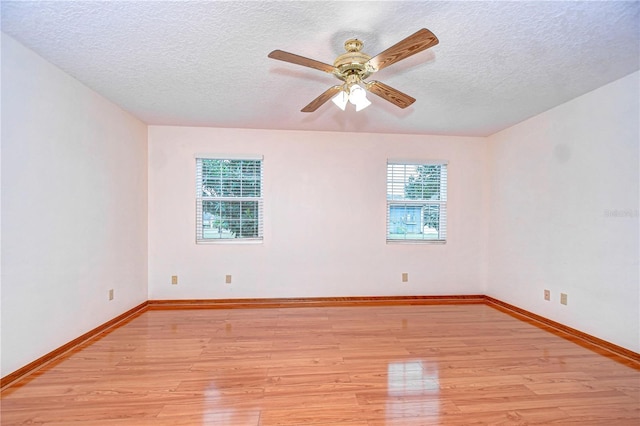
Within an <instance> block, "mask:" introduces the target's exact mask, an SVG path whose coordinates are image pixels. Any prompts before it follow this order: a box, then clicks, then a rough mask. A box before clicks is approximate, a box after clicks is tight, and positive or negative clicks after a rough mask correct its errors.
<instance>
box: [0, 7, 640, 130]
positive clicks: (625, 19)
mask: <svg viewBox="0 0 640 426" xmlns="http://www.w3.org/2000/svg"><path fill="white" fill-rule="evenodd" d="M639 11H640V2H638V1H627V2H623V1H603V2H595V1H566V2H564V1H514V2H506V1H429V2H427V1H384V2H382V1H378V2H368V1H326V2H319V1H294V2H282V1H279V2H270V1H226V2H222V1H201V2H186V1H160V2H152V1H131V2H124V1H103V2H85V1H82V2H80V1H70V2H62V1H49V2H45V1H4V0H2V3H1V14H2V31H4V32H5V33H7V34H9V35H11V36H12V37H14V38H15V39H17V40H18V41H20V42H22V43H23V44H24V45H26V46H27V47H29V48H31V49H33V50H34V51H36V52H37V53H38V54H40V55H41V56H43V57H44V58H46V59H47V60H49V61H50V62H52V63H54V64H55V65H57V66H58V67H60V68H61V69H63V70H64V71H66V72H67V73H69V74H71V75H72V76H74V77H76V78H77V79H78V80H80V81H82V82H83V83H85V84H86V85H87V86H89V87H91V88H92V89H94V90H96V91H97V92H99V93H101V94H102V95H103V96H105V97H106V98H108V99H110V100H111V101H113V102H115V103H116V104H118V105H120V106H121V107H122V108H124V109H125V110H128V111H130V112H131V113H132V114H134V115H135V116H137V117H139V118H140V119H141V120H143V121H144V122H146V123H148V124H169V125H187V126H212V127H231V128H262V129H301V130H327V131H357V132H380V133H411V134H448V135H477V136H486V135H490V134H493V133H495V132H496V131H499V130H501V129H504V128H506V127H509V126H511V125H513V124H515V123H518V122H520V121H522V120H524V119H526V118H528V117H531V116H533V115H536V114H539V113H540V112H542V111H545V110H547V109H549V108H552V107H554V106H556V105H558V104H561V103H564V102H566V101H568V100H571V99H573V98H575V97H577V96H579V95H582V94H584V93H586V92H589V91H591V90H593V89H595V88H597V87H600V86H602V85H604V84H606V83H608V82H611V81H613V80H616V79H618V78H621V77H623V76H625V75H627V74H630V73H632V72H634V71H636V70H638V69H639V68H640V14H639ZM423 27H425V28H428V29H430V30H431V31H432V32H433V33H435V34H436V36H437V37H438V38H439V39H440V44H438V45H437V46H435V47H433V48H431V49H429V50H427V51H424V52H422V53H418V54H417V55H415V56H412V57H410V58H408V59H405V60H404V61H401V62H398V63H396V64H394V65H392V66H390V67H388V68H385V69H384V70H381V71H380V72H378V73H376V74H375V75H374V76H372V77H371V78H375V79H376V80H379V81H382V82H384V83H386V84H388V85H390V86H392V87H394V88H396V89H398V90H400V91H402V92H405V93H407V94H409V95H411V96H413V97H415V98H416V99H417V101H416V102H415V103H414V104H413V105H412V106H410V107H409V108H407V109H404V110H402V109H400V108H398V107H396V106H394V105H393V104H391V103H389V102H387V101H385V100H383V99H382V98H379V97H377V96H375V95H373V94H370V95H369V98H370V99H371V101H372V102H373V105H372V106H370V107H369V108H367V109H366V110H364V111H361V112H357V113H356V112H355V111H354V110H353V109H349V108H348V109H347V111H346V112H343V111H341V110H339V109H338V108H337V107H335V106H334V105H333V104H332V103H331V102H328V103H326V104H325V105H323V106H322V107H320V108H319V109H318V110H317V111H316V112H315V113H302V112H300V109H302V108H303V107H304V106H305V105H307V103H309V102H310V101H311V100H313V99H314V98H316V97H317V96H318V95H320V94H321V93H322V92H323V91H325V90H326V89H327V88H329V87H330V86H332V85H334V84H336V83H337V82H338V80H336V79H335V78H334V77H332V76H331V75H329V74H326V73H323V72H321V71H317V70H314V69H310V68H305V67H301V66H298V65H294V64H289V63H285V62H281V61H276V60H273V59H269V58H267V54H268V53H269V52H270V51H272V50H274V49H282V50H285V51H287V52H291V53H295V54H298V55H302V56H306V57H308V58H312V59H316V60H319V61H321V62H325V63H329V64H332V63H333V61H334V59H335V57H336V56H337V55H339V54H341V53H343V52H344V48H343V44H344V41H345V40H347V39H349V38H358V39H360V40H362V41H363V42H364V44H365V46H364V49H363V51H364V52H366V53H368V54H370V55H372V56H373V55H375V54H377V53H380V52H381V51H382V50H384V49H386V48H387V47H390V46H391V45H393V44H395V43H396V42H398V41H400V40H401V39H403V38H405V37H406V36H408V35H410V34H412V33H414V32H415V31H417V30H418V29H420V28H423ZM371 78H370V79H371ZM603 107H606V106H603Z"/></svg>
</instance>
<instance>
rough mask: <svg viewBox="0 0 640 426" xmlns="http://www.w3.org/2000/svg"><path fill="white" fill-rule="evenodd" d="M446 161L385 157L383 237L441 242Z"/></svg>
mask: <svg viewBox="0 0 640 426" xmlns="http://www.w3.org/2000/svg"><path fill="white" fill-rule="evenodd" d="M446 239H447V163H446V162H444V161H404V160H388V161H387V241H403V242H445V241H446Z"/></svg>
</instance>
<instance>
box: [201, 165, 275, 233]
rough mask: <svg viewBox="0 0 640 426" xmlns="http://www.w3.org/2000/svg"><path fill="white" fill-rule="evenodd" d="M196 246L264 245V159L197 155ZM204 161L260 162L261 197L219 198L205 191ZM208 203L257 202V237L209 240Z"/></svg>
mask: <svg viewBox="0 0 640 426" xmlns="http://www.w3.org/2000/svg"><path fill="white" fill-rule="evenodd" d="M195 157H196V244H217V243H227V244H228V243H262V242H263V239H264V158H263V157H262V156H251V155H240V156H238V155H220V154H196V155H195ZM203 160H219V161H234V160H235V161H237V160H240V161H258V162H259V164H260V176H259V181H260V194H259V196H219V195H216V194H215V193H211V192H208V191H204V188H203V187H204V185H203V179H204V176H203V175H202V172H203V170H202V163H203ZM208 201H220V202H257V203H258V208H257V215H258V229H257V236H255V237H235V236H233V237H218V238H207V237H206V235H205V230H204V226H203V224H204V218H203V204H204V203H205V202H208Z"/></svg>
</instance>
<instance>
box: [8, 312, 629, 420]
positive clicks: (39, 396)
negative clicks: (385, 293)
mask: <svg viewBox="0 0 640 426" xmlns="http://www.w3.org/2000/svg"><path fill="white" fill-rule="evenodd" d="M0 404H1V406H0V408H1V417H0V419H1V424H2V425H3V426H4V425H26V424H34V425H47V426H60V425H67V426H79V425H82V426H112V425H127V426H139V425H154V426H157V425H160V426H164V425H177V426H180V425H190V426H191V425H199V424H207V425H213V426H218V425H224V426H236V425H237V426H273V425H296V426H299V425H302V424H305V425H316V426H319V425H322V426H332V425H342V426H382V425H385V426H390V425H402V426H415V425H434V424H447V425H473V424H505V425H510V424H511V425H512V424H549V425H554V424H556V425H567V424H580V425H600V424H616V425H626V424H629V425H631V424H633V425H637V424H639V423H640V367H638V366H635V367H634V366H633V365H630V364H629V363H628V362H622V361H621V362H618V361H616V359H614V358H612V357H610V356H604V355H603V354H602V352H601V351H598V350H590V349H588V348H587V347H585V346H584V345H578V344H576V343H574V342H573V341H571V340H570V339H566V338H562V337H559V336H557V335H555V334H552V333H550V332H549V331H548V330H546V329H545V328H544V327H538V326H535V325H533V324H531V323H529V322H526V321H521V320H519V319H517V318H515V317H513V316H511V315H508V314H506V313H504V312H501V311H499V310H496V309H493V308H491V307H489V306H486V305H481V304H464V305H454V304H448V305H415V306H384V305H380V306H366V307H357V306H336V307H300V308H282V307H277V308H263V309H232V310H225V309H198V310H148V311H146V312H144V313H142V314H141V315H139V316H137V317H135V318H133V319H131V320H130V321H128V322H126V323H125V324H124V325H122V326H121V327H119V328H115V329H113V330H112V331H110V332H109V333H106V334H105V335H104V336H102V337H101V338H100V339H96V340H94V341H93V342H92V343H90V344H87V345H82V346H81V347H79V348H77V349H75V350H73V351H71V352H70V353H68V354H67V355H66V356H64V357H63V358H61V359H59V360H56V361H55V362H52V363H51V364H50V365H48V366H45V367H44V368H42V369H41V370H39V371H37V372H36V373H34V374H32V375H30V376H29V377H27V378H25V379H23V380H22V381H21V382H18V383H16V384H15V385H13V386H10V387H9V388H8V389H6V390H4V391H3V392H2V395H1V399H0Z"/></svg>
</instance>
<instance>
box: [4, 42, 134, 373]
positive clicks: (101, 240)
mask: <svg viewBox="0 0 640 426" xmlns="http://www.w3.org/2000/svg"><path fill="white" fill-rule="evenodd" d="M146 245H147V127H146V125H145V124H144V123H142V122H140V121H139V120H137V119H135V118H134V117H132V116H131V115H129V114H128V113H126V112H124V111H122V110H121V109H119V108H118V107H116V106H115V105H114V104H112V103H110V102H108V101H107V100H105V99H104V98H102V97H100V96H99V95H97V94H96V93H95V92H93V91H91V90H89V89H88V88H86V87H85V86H84V85H82V84H81V83H79V82H78V81H77V80H75V79H73V78H71V77H70V76H69V75H67V74H65V73H63V72H62V71H61V70H59V69H58V68H56V67H54V66H53V65H51V64H50V63H48V62H46V61H45V60H44V59H42V58H41V57H39V56H38V55H36V54H35V53H34V52H32V51H30V50H28V49H26V48H25V47H24V46H22V45H21V44H19V43H18V42H16V41H15V40H14V39H12V38H11V37H8V36H7V35H5V34H2V364H1V375H2V376H5V375H7V374H9V373H11V372H13V371H15V370H16V369H18V368H20V367H22V366H24V365H25V364H27V363H29V362H31V361H33V360H35V359H37V358H39V357H40V356H42V355H44V354H46V353H48V352H50V351H52V350H54V349H56V348H57V347H59V346H61V345H63V344H65V343H67V342H69V341H71V340H73V339H74V338H76V337H78V336H79V335H81V334H83V333H85V332H87V331H89V330H91V329H93V328H95V327H96V326H98V325H100V324H103V323H104V322H106V321H108V320H110V319H112V318H114V317H116V316H117V315H119V314H121V313H123V312H125V311H126V310H128V309H130V308H132V307H134V306H136V305H137V304H139V303H141V302H143V301H145V300H146V299H147V292H146V289H147V269H146V265H147V247H146ZM109 289H114V290H115V299H114V300H113V301H111V302H110V301H109V300H108V290H109Z"/></svg>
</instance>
